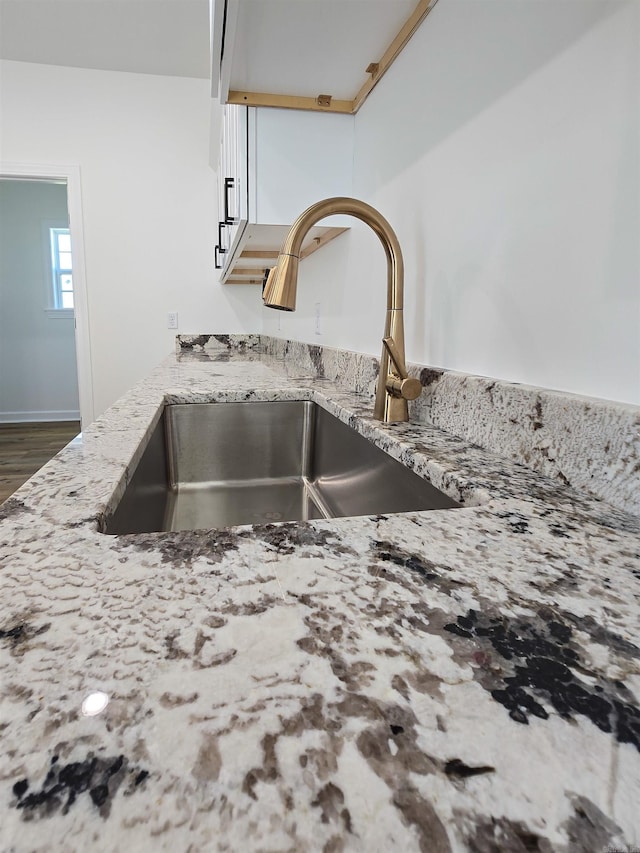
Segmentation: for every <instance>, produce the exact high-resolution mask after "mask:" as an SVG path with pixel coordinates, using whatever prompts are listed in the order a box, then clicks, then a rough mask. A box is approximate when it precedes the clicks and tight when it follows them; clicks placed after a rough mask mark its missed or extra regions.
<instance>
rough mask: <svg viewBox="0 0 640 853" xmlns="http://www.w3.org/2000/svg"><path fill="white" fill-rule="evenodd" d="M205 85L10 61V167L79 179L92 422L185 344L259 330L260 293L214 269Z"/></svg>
mask: <svg viewBox="0 0 640 853" xmlns="http://www.w3.org/2000/svg"><path fill="white" fill-rule="evenodd" d="M210 113H211V102H210V99H209V84H208V82H207V81H206V80H196V79H192V78H177V77H159V76H152V75H145V74H128V73H118V72H108V71H94V70H86V69H78V68H64V67H59V66H45V65H37V64H31V63H22V62H10V61H5V62H2V63H0V114H1V116H2V125H1V129H0V133H1V137H0V153H1V156H0V159H1V160H4V161H10V162H11V161H14V162H19V163H42V164H47V163H54V164H71V165H78V166H79V167H80V171H81V176H82V196H83V197H82V207H83V224H84V238H85V261H86V278H87V293H88V302H89V306H88V310H89V325H90V341H91V357H92V369H93V385H94V400H95V414H96V416H97V415H98V414H100V413H101V412H102V411H104V409H106V408H107V407H108V406H109V405H110V404H111V403H112V402H114V401H115V400H116V399H117V398H118V397H119V396H121V395H122V394H123V393H124V392H125V391H127V390H128V389H129V388H130V387H131V386H132V385H133V384H134V383H135V382H137V381H139V380H141V379H142V378H143V377H144V376H145V375H147V374H148V373H149V371H150V370H151V369H152V368H153V367H155V366H156V365H157V364H158V362H159V361H160V360H161V359H162V358H163V357H164V356H165V355H167V353H169V352H171V351H172V350H173V349H174V339H175V334H176V333H175V331H172V330H169V329H167V313H168V312H169V311H177V312H178V316H179V329H178V331H179V332H182V333H192V332H202V331H230V332H234V331H237V332H247V331H256V330H257V329H258V328H259V325H260V311H261V307H260V304H259V295H258V291H257V289H256V288H231V287H227V288H225V287H222V286H221V285H220V284H219V283H218V279H217V275H216V273H215V270H214V268H213V246H214V244H215V240H216V225H217V213H218V212H217V192H216V176H215V173H214V172H213V170H212V169H211V168H210V167H209V163H208V159H209V125H210V121H211V114H210Z"/></svg>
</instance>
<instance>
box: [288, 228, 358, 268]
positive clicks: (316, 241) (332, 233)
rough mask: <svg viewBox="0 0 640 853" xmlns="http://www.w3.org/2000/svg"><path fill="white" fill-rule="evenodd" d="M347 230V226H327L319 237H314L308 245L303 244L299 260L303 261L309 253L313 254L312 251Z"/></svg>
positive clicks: (315, 250)
mask: <svg viewBox="0 0 640 853" xmlns="http://www.w3.org/2000/svg"><path fill="white" fill-rule="evenodd" d="M348 230H349V229H348V228H327V230H326V231H325V232H324V234H323V235H322V236H321V237H314V238H313V240H312V241H311V242H310V243H309V245H308V246H305V248H304V249H303V250H302V251H301V252H300V260H301V261H303V260H304V259H305V258H308V257H309V255H313V253H314V252H317V251H318V249H321V248H322V246H325V245H326V244H327V243H329V242H330V241H331V240H333V239H335V238H336V237H338V236H339V235H340V234H342V233H344V232H345V231H348Z"/></svg>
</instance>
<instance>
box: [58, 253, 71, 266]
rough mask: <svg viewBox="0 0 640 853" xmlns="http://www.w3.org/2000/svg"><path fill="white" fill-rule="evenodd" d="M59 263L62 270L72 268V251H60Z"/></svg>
mask: <svg viewBox="0 0 640 853" xmlns="http://www.w3.org/2000/svg"><path fill="white" fill-rule="evenodd" d="M58 263H59V264H60V269H61V270H70V269H71V252H60V254H59V255H58Z"/></svg>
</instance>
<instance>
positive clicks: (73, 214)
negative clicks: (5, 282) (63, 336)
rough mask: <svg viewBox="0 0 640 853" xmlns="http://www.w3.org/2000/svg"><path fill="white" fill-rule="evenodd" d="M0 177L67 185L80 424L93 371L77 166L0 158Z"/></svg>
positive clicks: (89, 406)
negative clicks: (62, 182)
mask: <svg viewBox="0 0 640 853" xmlns="http://www.w3.org/2000/svg"><path fill="white" fill-rule="evenodd" d="M0 178H11V179H20V178H25V179H26V180H30V181H33V180H41V181H64V182H65V183H66V186H67V209H68V212H69V230H70V232H71V245H72V249H73V296H74V300H73V302H74V327H75V338H76V365H77V371H78V398H79V402H80V421H81V427H82V428H85V427H87V426H89V424H90V423H91V422H92V421H93V419H94V417H95V414H94V412H95V410H94V404H93V371H92V366H91V338H90V324H89V299H88V294H87V279H86V270H85V256H84V229H83V224H82V185H81V181H80V167H79V166H70V165H65V166H58V165H41V164H37V163H35V164H34V163H28V164H27V163H7V162H4V161H1V160H0Z"/></svg>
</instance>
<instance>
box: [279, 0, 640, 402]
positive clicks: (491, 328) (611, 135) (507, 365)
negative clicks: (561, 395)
mask: <svg viewBox="0 0 640 853" xmlns="http://www.w3.org/2000/svg"><path fill="white" fill-rule="evenodd" d="M639 127H640V4H638V3H637V2H636V0H621V2H617V0H611V2H602V0H582V2H580V3H577V2H574V0H446V2H445V0H443V2H441V3H439V4H438V5H437V6H436V7H435V9H434V11H433V12H432V13H431V14H430V16H429V17H428V19H427V20H426V21H425V23H424V24H423V25H422V26H421V28H420V29H419V30H418V32H417V33H416V35H415V36H414V37H413V39H412V40H411V41H410V43H409V44H408V46H407V47H406V48H405V50H404V51H403V53H402V54H401V56H400V57H399V59H398V60H397V61H396V63H395V64H394V66H393V67H392V69H391V70H390V71H389V73H388V74H387V75H386V76H385V78H384V79H383V80H382V81H381V82H380V83H379V84H378V86H377V88H376V89H375V91H374V92H373V93H372V95H371V96H370V98H369V100H368V101H367V102H366V103H365V105H364V106H363V108H362V109H361V111H360V112H359V113H358V115H357V116H356V122H355V134H356V144H355V156H354V194H355V195H356V196H359V197H361V198H363V199H364V200H365V201H368V202H370V203H371V204H373V205H374V206H376V207H378V208H379V209H380V211H381V212H382V213H383V214H384V215H385V216H386V217H387V218H388V219H389V221H390V222H391V224H392V225H393V227H394V228H395V230H396V232H397V234H398V237H399V239H400V242H401V245H402V247H403V252H404V255H405V263H406V299H405V308H406V338H407V356H408V359H409V360H411V361H417V362H420V363H425V364H431V365H434V366H441V367H445V368H449V369H454V370H461V371H464V372H469V373H477V374H482V375H487V376H494V377H499V378H502V379H507V380H513V381H518V382H524V383H530V384H533V385H539V386H543V387H549V388H556V389H561V390H567V391H573V392H577V393H582V394H587V395H592V396H599V397H605V398H608V399H616V400H621V401H628V402H635V403H640V249H639V245H640V240H639V239H638V235H639V234H640V212H639V208H640V169H639V162H638V161H639V156H640V133H639ZM384 276H385V271H384V259H383V254H382V251H381V249H379V248H378V246H377V240H376V238H375V236H373V234H371V233H369V232H368V231H367V230H366V228H365V227H364V226H361V225H360V224H359V223H356V222H355V221H354V224H353V228H352V231H351V233H350V234H349V235H348V236H346V237H341V238H339V239H338V240H336V241H335V243H334V244H332V245H331V246H329V247H328V248H327V249H324V250H323V251H322V252H318V253H317V254H315V255H314V256H313V257H311V258H309V259H308V260H307V261H305V262H304V264H303V265H302V267H301V275H300V288H299V292H298V300H299V305H300V309H299V313H297V314H296V315H287V316H285V317H282V316H280V317H278V316H275V317H274V316H273V315H274V314H275V313H276V312H269V311H267V310H266V309H264V313H263V323H264V329H265V331H267V332H270V333H275V334H279V335H286V336H290V337H294V338H297V339H299V340H307V341H316V342H319V343H325V344H328V345H334V346H342V347H347V348H350V349H355V350H358V351H362V352H370V353H377V352H378V350H379V348H380V345H379V339H380V334H381V330H382V325H383V320H384V300H385V296H384V290H385V287H384V281H385V278H384ZM317 301H321V314H322V318H321V328H322V330H323V334H322V335H321V336H317V335H315V322H314V313H315V309H314V303H315V302H317ZM278 313H280V312H278ZM278 324H279V325H280V329H279V330H278Z"/></svg>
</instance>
